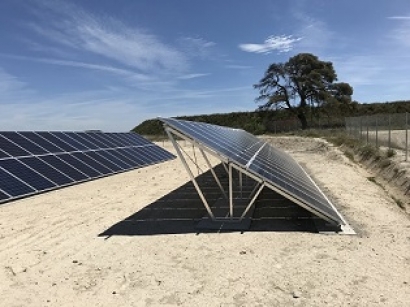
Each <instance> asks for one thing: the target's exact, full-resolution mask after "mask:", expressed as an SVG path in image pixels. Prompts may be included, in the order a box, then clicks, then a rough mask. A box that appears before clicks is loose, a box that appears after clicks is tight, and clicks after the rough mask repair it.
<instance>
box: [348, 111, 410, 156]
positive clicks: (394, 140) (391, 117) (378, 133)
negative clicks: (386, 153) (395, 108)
mask: <svg viewBox="0 0 410 307" xmlns="http://www.w3.org/2000/svg"><path fill="white" fill-rule="evenodd" d="M409 120H410V118H409V113H392V114H376V115H367V116H358V117H346V118H345V121H346V131H347V133H349V134H350V135H351V136H354V137H355V138H357V139H360V140H362V141H363V142H365V143H366V144H371V145H374V146H376V147H380V146H385V147H388V148H389V149H393V148H394V149H400V150H404V151H405V159H406V161H407V159H408V150H409V124H410V123H409Z"/></svg>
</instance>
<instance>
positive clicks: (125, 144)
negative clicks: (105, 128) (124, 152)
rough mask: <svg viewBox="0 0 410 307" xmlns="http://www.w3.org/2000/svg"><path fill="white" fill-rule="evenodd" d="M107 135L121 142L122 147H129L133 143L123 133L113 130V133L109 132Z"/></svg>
mask: <svg viewBox="0 0 410 307" xmlns="http://www.w3.org/2000/svg"><path fill="white" fill-rule="evenodd" d="M109 135H110V136H111V137H112V138H114V139H115V140H117V141H118V142H119V143H120V144H121V146H122V147H129V146H132V145H133V144H132V141H131V140H129V139H128V138H127V137H125V136H124V133H115V132H113V133H109Z"/></svg>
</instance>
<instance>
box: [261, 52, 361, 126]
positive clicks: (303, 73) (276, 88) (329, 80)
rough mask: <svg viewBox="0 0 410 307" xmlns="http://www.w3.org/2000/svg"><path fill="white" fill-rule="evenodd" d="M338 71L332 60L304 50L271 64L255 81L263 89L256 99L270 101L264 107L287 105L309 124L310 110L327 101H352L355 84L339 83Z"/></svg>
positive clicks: (263, 108)
mask: <svg viewBox="0 0 410 307" xmlns="http://www.w3.org/2000/svg"><path fill="white" fill-rule="evenodd" d="M335 81H337V75H336V72H335V70H334V68H333V64H332V62H324V61H320V60H319V59H318V57H317V56H315V55H313V54H310V53H300V54H298V55H296V56H294V57H291V58H290V59H289V61H288V62H286V63H277V64H271V65H270V66H269V68H268V69H267V71H266V72H265V75H264V76H263V78H262V79H261V80H260V81H259V83H258V84H255V85H254V88H255V89H258V90H259V96H258V97H257V98H256V101H262V100H264V101H266V102H265V103H264V104H263V105H261V106H259V109H260V110H269V109H272V108H275V109H280V108H287V109H289V110H290V111H291V112H292V113H293V114H295V115H296V116H297V117H298V119H299V120H300V122H301V124H302V129H306V128H307V127H308V122H307V118H306V113H307V110H308V108H309V104H310V106H311V107H314V106H316V107H320V106H323V105H324V104H325V103H332V104H336V103H337V104H350V103H351V96H352V94H353V88H352V87H351V86H350V85H349V84H348V83H343V82H341V83H335Z"/></svg>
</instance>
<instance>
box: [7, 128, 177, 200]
mask: <svg viewBox="0 0 410 307" xmlns="http://www.w3.org/2000/svg"><path fill="white" fill-rule="evenodd" d="M174 158H175V156H174V155H173V154H171V153H169V152H168V151H166V150H165V149H162V148H161V147H159V146H157V145H155V144H154V143H152V142H150V141H148V140H146V139H144V138H143V137H141V136H139V135H137V134H136V133H119V132H118V133H102V132H62V131H57V132H45V131H38V132H37V131H24V132H15V131H5V132H0V203H2V202H5V201H9V200H13V199H16V198H19V197H24V196H27V195H32V194H36V193H39V192H44V191H47V190H51V189H55V188H58V187H62V186H67V185H70V184H74V183H79V182H83V181H87V180H91V179H95V178H99V177H103V176H107V175H112V174H115V173H119V172H124V171H128V170H131V169H135V168H140V167H144V166H147V165H151V164H156V163H160V162H163V161H167V160H171V159H174Z"/></svg>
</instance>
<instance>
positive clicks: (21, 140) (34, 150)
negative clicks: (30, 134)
mask: <svg viewBox="0 0 410 307" xmlns="http://www.w3.org/2000/svg"><path fill="white" fill-rule="evenodd" d="M1 135H2V136H4V137H6V138H7V139H9V140H10V141H12V142H13V143H15V144H17V145H18V146H20V147H22V148H24V149H25V150H26V151H28V152H30V153H31V154H33V155H41V154H45V153H48V151H47V150H45V149H44V148H42V147H40V146H38V145H36V144H35V143H33V142H31V141H30V140H28V139H26V138H25V137H24V136H22V135H20V134H18V133H17V132H1Z"/></svg>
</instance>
